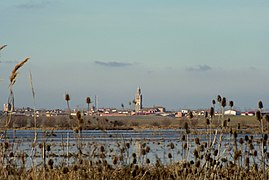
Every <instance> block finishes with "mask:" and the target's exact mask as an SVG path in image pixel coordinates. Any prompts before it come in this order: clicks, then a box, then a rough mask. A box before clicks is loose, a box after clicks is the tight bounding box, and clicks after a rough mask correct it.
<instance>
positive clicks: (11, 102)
mask: <svg viewBox="0 0 269 180" xmlns="http://www.w3.org/2000/svg"><path fill="white" fill-rule="evenodd" d="M29 59H30V58H29V57H27V58H25V59H24V60H23V61H21V62H20V63H18V64H16V66H15V67H14V69H13V70H12V72H11V75H10V77H9V79H10V85H9V91H10V94H9V97H8V104H9V106H10V107H11V108H10V109H9V112H8V117H7V121H6V126H8V124H9V123H10V121H11V113H10V112H12V111H14V108H15V105H14V93H13V88H12V87H13V85H14V84H15V82H16V77H17V75H18V72H17V71H18V70H19V69H20V68H21V67H22V66H23V65H24V64H25V63H26V62H27V61H28V60H29Z"/></svg>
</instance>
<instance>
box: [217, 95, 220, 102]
mask: <svg viewBox="0 0 269 180" xmlns="http://www.w3.org/2000/svg"><path fill="white" fill-rule="evenodd" d="M217 101H218V102H219V103H221V96H220V95H218V96H217Z"/></svg>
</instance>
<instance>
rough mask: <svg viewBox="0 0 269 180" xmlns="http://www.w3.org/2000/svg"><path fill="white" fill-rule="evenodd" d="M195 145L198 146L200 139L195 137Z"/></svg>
mask: <svg viewBox="0 0 269 180" xmlns="http://www.w3.org/2000/svg"><path fill="white" fill-rule="evenodd" d="M194 142H195V144H197V145H200V139H199V138H198V137H197V138H195V139H194Z"/></svg>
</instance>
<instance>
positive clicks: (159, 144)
mask: <svg viewBox="0 0 269 180" xmlns="http://www.w3.org/2000/svg"><path fill="white" fill-rule="evenodd" d="M24 118H25V117H24ZM24 118H22V117H12V119H11V121H10V124H8V125H9V126H8V127H7V129H9V130H5V128H3V130H2V139H1V141H0V142H1V144H0V161H1V162H0V164H1V165H0V179H23V178H26V179H40V178H41V179H246V178H249V179H267V177H268V163H269V152H268V151H267V149H268V146H267V145H268V135H267V126H266V125H267V124H266V123H267V122H264V129H263V133H262V131H261V128H260V124H261V123H260V121H258V120H256V118H255V117H225V119H222V118H218V117H214V119H211V120H210V121H207V120H206V119H205V118H204V117H201V118H192V119H177V118H170V117H159V116H141V117H136V116H131V117H105V118H104V117H80V116H78V117H72V119H70V117H66V116H63V117H50V118H40V119H37V129H38V130H37V131H35V130H34V129H35V128H34V121H33V118H32V117H26V118H25V119H24ZM228 118H230V120H229V121H228ZM226 120H227V121H226ZM4 122H5V119H2V121H1V123H4ZM2 127H3V126H2ZM15 128H16V129H17V130H16V131H15ZM23 129H25V130H23ZM26 129H28V130H26ZM29 129H30V130H29ZM41 129H43V130H41ZM59 129H63V130H59ZM64 129H65V130H64ZM68 129H69V130H68ZM88 129H90V130H88ZM108 129H114V130H108ZM116 129H133V130H116ZM165 129H166V130H165ZM35 132H37V133H35ZM35 134H36V136H35Z"/></svg>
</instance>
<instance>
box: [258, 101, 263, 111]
mask: <svg viewBox="0 0 269 180" xmlns="http://www.w3.org/2000/svg"><path fill="white" fill-rule="evenodd" d="M258 107H259V109H262V108H263V104H262V101H259V103H258Z"/></svg>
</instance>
